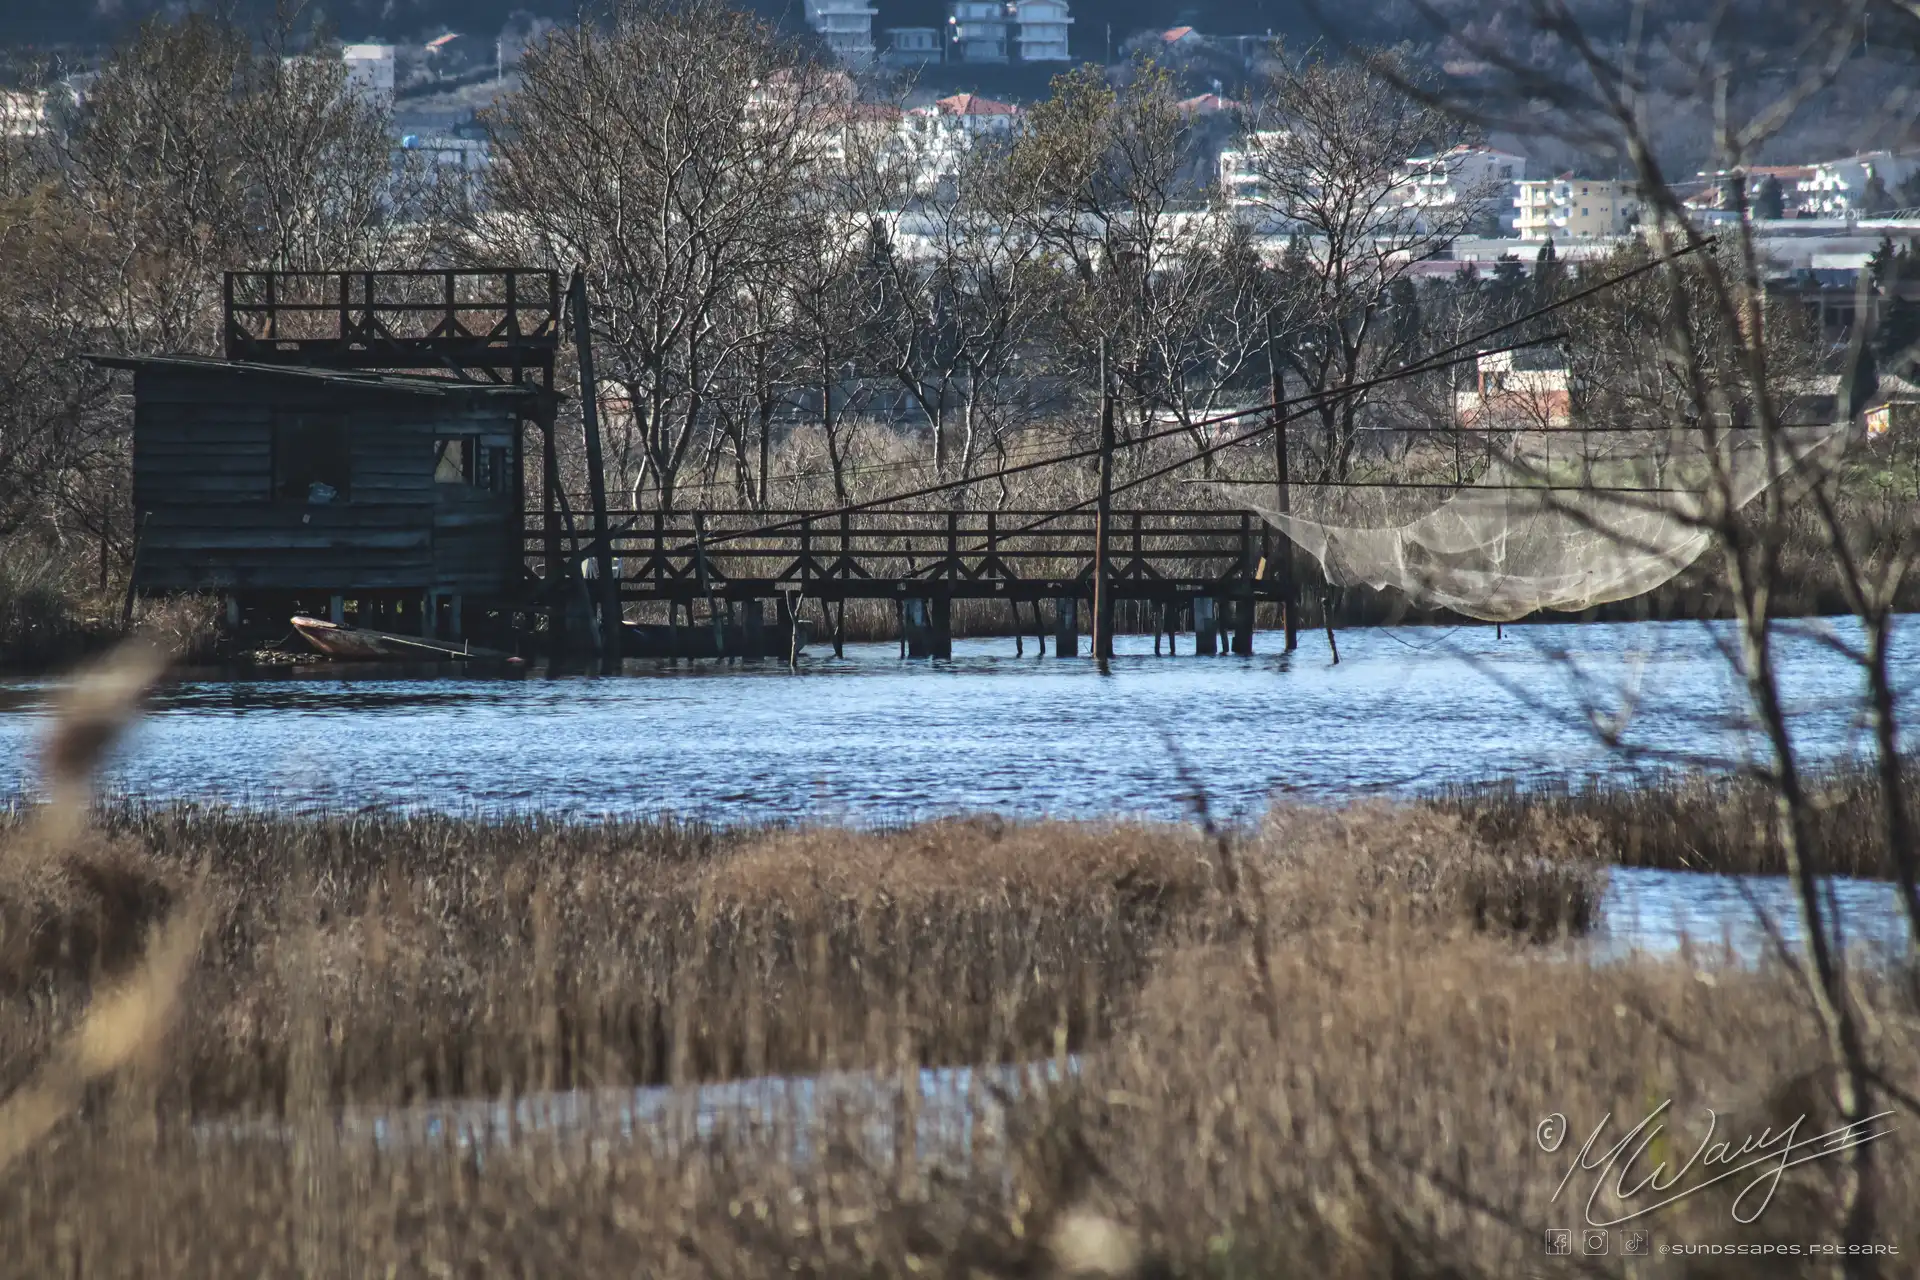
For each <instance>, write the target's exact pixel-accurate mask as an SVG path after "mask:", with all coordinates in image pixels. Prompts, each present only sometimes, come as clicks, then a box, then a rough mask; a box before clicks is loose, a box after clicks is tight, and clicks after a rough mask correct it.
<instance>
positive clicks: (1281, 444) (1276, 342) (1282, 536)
mask: <svg viewBox="0 0 1920 1280" xmlns="http://www.w3.org/2000/svg"><path fill="white" fill-rule="evenodd" d="M1267 377H1268V379H1269V380H1270V383H1271V395H1272V398H1273V474H1274V477H1275V485H1276V493H1275V496H1274V508H1273V509H1274V510H1275V511H1278V512H1279V513H1280V514H1282V515H1285V514H1287V513H1288V512H1289V511H1291V510H1293V494H1292V486H1291V471H1290V469H1289V463H1288V460H1287V415H1286V413H1285V412H1284V410H1283V409H1282V407H1281V406H1283V405H1284V404H1286V399H1287V398H1286V385H1285V380H1284V379H1283V377H1282V376H1281V372H1280V335H1279V334H1278V333H1277V332H1275V330H1274V327H1273V320H1272V318H1271V317H1269V318H1268V320H1267ZM1274 532H1275V533H1276V534H1277V535H1278V536H1279V542H1278V545H1276V546H1275V547H1274V561H1275V564H1274V571H1275V573H1276V574H1277V576H1278V578H1279V593H1280V617H1281V625H1282V626H1283V627H1285V628H1286V633H1287V647H1286V651H1287V652H1288V653H1292V652H1293V651H1294V650H1295V649H1297V648H1299V647H1300V620H1299V617H1298V616H1297V615H1298V613H1299V609H1298V607H1297V605H1298V602H1297V601H1296V600H1295V598H1294V596H1295V592H1294V583H1293V539H1292V538H1289V537H1288V536H1287V534H1286V531H1285V530H1282V529H1276V530H1274Z"/></svg>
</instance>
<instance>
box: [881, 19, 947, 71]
mask: <svg viewBox="0 0 1920 1280" xmlns="http://www.w3.org/2000/svg"><path fill="white" fill-rule="evenodd" d="M880 60H881V61H882V62H884V63H886V64H887V65H888V66H890V67H919V66H924V65H926V64H927V63H929V62H938V61H940V28H938V27H889V28H888V29H887V48H886V51H885V52H884V53H882V54H881V55H880Z"/></svg>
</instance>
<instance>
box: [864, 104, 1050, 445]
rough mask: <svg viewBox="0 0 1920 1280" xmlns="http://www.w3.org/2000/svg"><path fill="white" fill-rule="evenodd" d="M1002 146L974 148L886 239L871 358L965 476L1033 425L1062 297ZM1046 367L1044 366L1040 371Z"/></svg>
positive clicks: (1026, 195) (986, 143) (1026, 194)
mask: <svg viewBox="0 0 1920 1280" xmlns="http://www.w3.org/2000/svg"><path fill="white" fill-rule="evenodd" d="M1007 159H1008V153H1007V150H1006V147H1005V145H1003V144H1002V143H1001V142H998V141H996V140H993V139H985V140H981V141H978V142H976V144H975V145H974V146H973V147H972V148H970V149H969V150H968V151H967V153H966V154H965V155H963V156H961V157H959V159H958V160H957V162H956V163H955V165H954V169H953V172H952V173H951V174H949V175H947V176H946V180H945V181H944V183H943V184H942V185H943V186H944V188H945V189H944V190H941V191H936V192H932V193H929V194H928V195H927V196H926V197H925V198H924V199H922V200H921V201H920V203H919V205H918V207H917V208H916V209H914V210H912V211H911V212H910V213H908V214H906V215H904V216H903V217H902V218H900V219H899V220H898V221H896V223H895V225H894V228H893V230H892V234H891V235H890V236H889V237H888V243H887V246H886V248H887V253H886V256H885V258H884V262H885V264H886V266H887V270H888V276H887V280H886V302H887V308H886V312H885V315H886V319H887V323H885V324H884V325H882V326H881V327H880V328H879V330H878V332H877V335H876V336H877V338H878V342H877V343H876V349H875V358H876V360H877V361H878V362H879V364H880V365H881V367H883V368H885V369H886V370H887V371H888V373H889V374H890V375H891V376H892V377H893V378H894V379H895V380H896V381H897V382H898V383H899V385H900V386H901V387H902V388H903V390H904V391H905V393H906V395H907V398H908V399H909V400H910V401H911V402H912V404H913V406H914V408H915V409H916V410H917V411H918V413H919V414H920V416H921V418H922V420H923V421H924V422H925V423H926V425H927V428H928V430H929V432H930V433H931V435H932V439H933V459H934V466H935V468H936V470H937V471H939V472H940V473H941V474H946V473H947V472H948V471H949V470H953V469H955V468H954V467H953V466H952V462H953V459H952V449H953V444H954V440H953V436H954V431H953V427H954V420H955V419H956V418H957V419H958V429H959V432H958V433H959V446H960V457H959V466H958V468H957V470H958V472H959V474H961V475H963V476H964V475H969V474H971V473H972V469H973V467H974V465H975V463H976V462H977V461H978V459H979V457H980V456H981V454H982V453H983V452H984V451H985V450H986V449H988V448H990V447H992V446H994V445H996V444H998V443H1000V442H1001V441H1003V440H1004V438H1005V437H1006V436H1007V435H1008V434H1009V433H1011V432H1013V431H1015V430H1017V429H1018V428H1019V427H1021V426H1024V425H1026V423H1027V421H1028V420H1029V415H1028V414H1027V413H1026V412H1025V411H1026V409H1027V408H1028V407H1029V406H1030V404H1031V401H1032V388H1033V385H1034V378H1035V366H1036V365H1037V364H1039V362H1038V361H1036V360H1034V358H1033V357H1034V355H1035V351H1034V346H1035V345H1036V341H1037V339H1038V337H1039V334H1040V332H1041V329H1042V326H1043V324H1044V322H1045V320H1046V318H1047V316H1048V314H1049V312H1050V310H1051V309H1052V307H1053V305H1054V303H1055V302H1056V301H1057V300H1058V298H1059V293H1058V291H1057V290H1056V289H1055V288H1054V287H1053V285H1054V278H1053V274H1052V272H1051V271H1050V270H1049V269H1048V266H1047V264H1046V260H1045V255H1044V252H1043V246H1042V245H1041V243H1040V241H1039V240H1038V239H1037V238H1036V237H1035V236H1033V235H1032V234H1031V233H1030V232H1029V230H1028V226H1027V215H1028V214H1029V213H1030V211H1031V204H1030V198H1031V191H1030V190H1029V189H1026V188H1023V187H1021V186H1020V185H1018V184H1017V183H1014V182H1013V181H1011V179H1010V174H1009V169H1008V164H1007ZM1042 367H1044V366H1042Z"/></svg>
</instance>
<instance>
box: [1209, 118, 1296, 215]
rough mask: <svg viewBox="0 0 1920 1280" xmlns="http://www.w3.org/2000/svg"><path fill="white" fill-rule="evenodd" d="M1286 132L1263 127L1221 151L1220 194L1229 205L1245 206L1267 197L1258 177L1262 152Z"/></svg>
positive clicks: (1274, 144)
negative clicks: (1240, 142)
mask: <svg viewBox="0 0 1920 1280" xmlns="http://www.w3.org/2000/svg"><path fill="white" fill-rule="evenodd" d="M1286 136H1287V135H1286V134H1285V133H1284V132H1282V131H1280V130H1278V129H1262V130H1258V131H1256V132H1255V133H1254V134H1252V135H1251V136H1250V137H1248V138H1247V139H1246V140H1245V141H1244V143H1243V145H1241V146H1238V147H1227V148H1225V149H1224V150H1222V151H1221V152H1220V198H1221V199H1222V200H1224V201H1226V203H1227V204H1228V206H1229V207H1232V208H1244V207H1245V206H1247V205H1251V204H1258V203H1260V202H1261V201H1262V200H1264V199H1265V198H1266V184H1265V182H1264V181H1263V180H1262V179H1261V177H1260V163H1261V156H1263V155H1265V154H1266V153H1267V152H1268V151H1269V150H1270V149H1271V148H1273V147H1276V146H1278V145H1279V144H1280V142H1281V140H1282V139H1283V138H1285V137H1286Z"/></svg>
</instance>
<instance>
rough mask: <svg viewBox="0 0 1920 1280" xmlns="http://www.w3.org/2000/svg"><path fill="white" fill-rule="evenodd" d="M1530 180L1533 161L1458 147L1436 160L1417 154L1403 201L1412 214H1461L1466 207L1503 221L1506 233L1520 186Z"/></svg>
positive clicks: (1486, 149)
mask: <svg viewBox="0 0 1920 1280" xmlns="http://www.w3.org/2000/svg"><path fill="white" fill-rule="evenodd" d="M1526 176H1527V158H1526V157H1525V156H1520V155H1515V154H1513V153H1512V152H1510V151H1497V150H1495V149H1494V148H1492V147H1464V146H1462V147H1455V148H1453V149H1452V150H1451V151H1446V152H1443V153H1441V154H1440V155H1434V156H1414V157H1412V158H1411V159H1409V160H1408V161H1407V167H1406V170H1405V172H1404V174H1403V175H1402V188H1401V190H1400V192H1399V193H1398V194H1399V198H1400V203H1401V205H1402V206H1403V207H1404V208H1406V209H1408V210H1409V211H1411V212H1413V213H1415V214H1419V213H1422V212H1431V213H1436V214H1437V213H1440V212H1441V211H1444V212H1445V215H1446V216H1454V215H1457V214H1458V212H1459V211H1460V210H1461V207H1462V206H1471V207H1472V209H1473V210H1474V211H1476V212H1478V211H1485V212H1487V213H1490V214H1492V215H1494V216H1495V217H1497V218H1498V219H1499V221H1500V228H1501V230H1503V231H1504V230H1510V229H1511V228H1512V227H1513V224H1514V209H1515V200H1514V190H1515V186H1514V184H1516V183H1518V182H1521V181H1523V180H1524V179H1525V178H1526Z"/></svg>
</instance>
